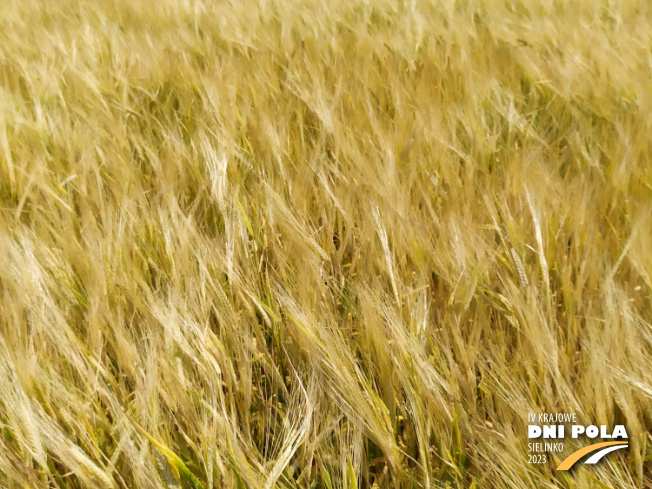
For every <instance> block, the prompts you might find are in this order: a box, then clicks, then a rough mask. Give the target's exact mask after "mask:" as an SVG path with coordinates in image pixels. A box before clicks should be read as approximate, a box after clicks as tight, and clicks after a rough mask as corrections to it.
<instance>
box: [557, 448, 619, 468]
mask: <svg viewBox="0 0 652 489" xmlns="http://www.w3.org/2000/svg"><path fill="white" fill-rule="evenodd" d="M612 445H627V442H626V441H607V442H604V443H596V444H594V445H589V446H588V447H584V448H581V449H580V450H578V451H576V452H573V453H571V454H570V455H569V456H568V457H566V459H565V460H564V461H563V462H562V463H560V464H559V467H557V470H568V469H570V468H571V467H572V466H573V465H574V464H575V462H577V461H578V460H579V459H581V458H582V457H583V456H584V455H586V454H587V453H591V452H594V451H596V450H598V449H600V448H604V447H610V446H612Z"/></svg>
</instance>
